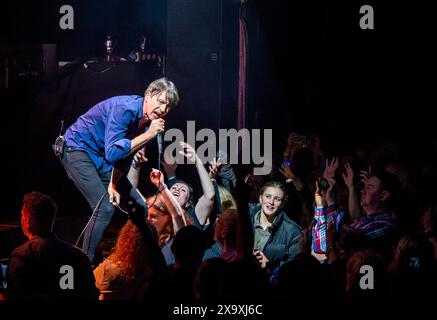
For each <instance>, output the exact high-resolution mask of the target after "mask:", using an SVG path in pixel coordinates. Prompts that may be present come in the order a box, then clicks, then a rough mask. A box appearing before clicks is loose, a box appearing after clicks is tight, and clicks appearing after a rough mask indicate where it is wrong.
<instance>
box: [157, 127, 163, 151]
mask: <svg viewBox="0 0 437 320" xmlns="http://www.w3.org/2000/svg"><path fill="white" fill-rule="evenodd" d="M156 140H157V142H158V153H159V155H161V154H162V140H163V138H162V132H160V133H158V135H157V136H156Z"/></svg>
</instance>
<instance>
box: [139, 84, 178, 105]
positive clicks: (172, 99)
mask: <svg viewBox="0 0 437 320" xmlns="http://www.w3.org/2000/svg"><path fill="white" fill-rule="evenodd" d="M163 91H165V92H167V99H168V108H169V109H170V110H171V109H172V108H174V107H176V106H177V104H178V103H179V93H178V89H177V88H176V86H175V85H174V83H173V82H171V81H170V80H168V79H167V78H159V79H157V80H155V81H153V82H152V83H151V84H149V86H148V87H147V89H146V92H144V95H146V94H148V93H150V96H152V97H153V96H155V95H157V94H160V93H161V92H163Z"/></svg>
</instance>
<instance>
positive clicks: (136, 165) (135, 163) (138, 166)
mask: <svg viewBox="0 0 437 320" xmlns="http://www.w3.org/2000/svg"><path fill="white" fill-rule="evenodd" d="M131 167H132V168H134V169H139V168H140V167H141V165H140V164H139V163H138V162H136V161H135V159H134V160H132V165H131Z"/></svg>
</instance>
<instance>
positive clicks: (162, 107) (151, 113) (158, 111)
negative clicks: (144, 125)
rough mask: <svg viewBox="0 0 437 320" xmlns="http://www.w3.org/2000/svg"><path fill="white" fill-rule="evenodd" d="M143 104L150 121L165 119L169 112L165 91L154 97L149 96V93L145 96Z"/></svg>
mask: <svg viewBox="0 0 437 320" xmlns="http://www.w3.org/2000/svg"><path fill="white" fill-rule="evenodd" d="M144 104H145V107H146V108H145V109H146V114H147V117H148V119H149V120H150V121H152V120H155V119H159V118H163V117H165V116H166V115H167V113H168V112H169V108H168V105H169V101H168V99H167V91H162V92H160V93H158V94H155V95H154V96H151V95H150V93H148V94H146V96H145V99H144Z"/></svg>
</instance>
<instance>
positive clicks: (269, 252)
mask: <svg viewBox="0 0 437 320" xmlns="http://www.w3.org/2000/svg"><path fill="white" fill-rule="evenodd" d="M254 209H256V210H252V211H251V212H250V218H251V221H252V226H253V228H254V232H255V225H256V220H255V219H256V218H257V217H258V216H259V214H261V211H260V210H259V207H258V208H254ZM302 236H303V232H302V229H301V227H300V226H299V225H298V224H296V223H295V222H294V221H293V220H291V219H290V218H288V217H287V215H286V214H285V213H284V212H280V213H279V214H278V216H277V218H276V219H275V221H274V222H273V224H272V226H271V234H270V237H269V239H268V240H267V243H266V245H265V247H264V250H262V251H263V253H264V255H265V256H266V257H267V259H269V264H268V265H269V268H275V267H276V266H278V265H282V264H283V263H285V262H287V261H290V260H292V259H293V258H294V257H295V256H296V255H297V254H298V253H299V248H298V242H299V240H300V239H301V237H302Z"/></svg>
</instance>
